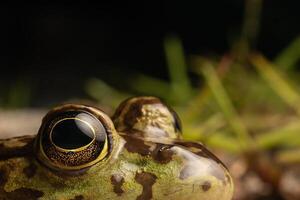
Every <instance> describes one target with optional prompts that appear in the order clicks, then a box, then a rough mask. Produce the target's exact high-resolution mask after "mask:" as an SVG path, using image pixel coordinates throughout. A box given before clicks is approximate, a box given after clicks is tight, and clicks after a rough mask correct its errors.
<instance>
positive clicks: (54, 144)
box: [0, 97, 233, 200]
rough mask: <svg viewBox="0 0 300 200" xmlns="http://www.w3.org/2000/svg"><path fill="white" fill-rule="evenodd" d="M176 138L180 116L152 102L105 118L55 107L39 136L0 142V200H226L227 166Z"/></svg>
mask: <svg viewBox="0 0 300 200" xmlns="http://www.w3.org/2000/svg"><path fill="white" fill-rule="evenodd" d="M77 135H78V136H77ZM181 137H182V136H181V126H180V121H179V118H178V116H177V115H176V113H175V112H174V111H173V110H172V109H170V108H169V107H167V106H166V105H165V104H163V103H162V102H161V101H160V100H159V99H158V98H155V97H133V98H130V99H127V100H125V101H124V102H123V103H121V105H120V106H119V107H118V109H117V110H116V112H115V114H114V115H113V116H112V117H111V118H110V117H108V116H107V115H106V114H105V113H104V112H103V111H101V110H99V109H98V108H96V107H92V106H87V105H79V104H66V105H62V106H59V107H56V108H54V109H52V110H51V111H50V112H49V113H48V114H47V115H46V116H45V117H44V118H43V121H42V125H41V127H40V129H39V132H38V134H37V136H22V137H15V138H9V139H2V140H0V200H3V199H58V200H67V199H68V200H83V199H84V200H86V199H137V200H147V199H173V200H176V199H200V200H230V199H231V198H232V194H233V182H232V178H231V176H230V174H229V172H228V170H227V168H226V167H225V165H224V164H223V163H222V162H221V161H220V160H219V159H218V158H217V157H216V156H214V155H213V154H212V153H210V152H209V151H208V150H207V149H206V148H205V147H204V146H203V145H202V144H200V143H196V142H185V141H183V140H182V139H181ZM78 138H79V139H78Z"/></svg>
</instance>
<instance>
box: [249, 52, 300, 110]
mask: <svg viewBox="0 0 300 200" xmlns="http://www.w3.org/2000/svg"><path fill="white" fill-rule="evenodd" d="M250 61H251V62H252V64H253V65H254V66H255V67H256V69H257V71H258V72H259V74H260V75H261V76H262V77H263V78H264V79H265V80H266V81H267V83H268V84H269V85H270V87H271V88H272V89H273V90H274V91H275V92H276V93H277V94H278V96H280V97H281V98H282V99H283V100H284V101H285V102H286V103H287V104H288V105H289V106H291V107H292V108H294V109H295V110H296V111H297V113H298V115H299V116H300V106H299V105H300V96H299V94H298V92H297V91H296V90H295V89H294V88H292V86H291V85H290V84H289V83H288V82H287V81H286V80H284V78H283V77H282V76H281V75H280V74H279V72H277V71H276V70H275V68H276V67H275V66H274V65H272V64H271V63H270V62H269V61H268V60H267V59H265V58H264V57H263V56H262V55H260V54H254V55H252V56H251V59H250Z"/></svg>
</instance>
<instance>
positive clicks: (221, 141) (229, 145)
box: [204, 133, 242, 153]
mask: <svg viewBox="0 0 300 200" xmlns="http://www.w3.org/2000/svg"><path fill="white" fill-rule="evenodd" d="M204 143H205V144H206V145H208V146H210V147H212V148H218V149H223V150H225V151H227V152H231V153H240V152H242V149H240V147H239V145H236V144H237V143H239V141H238V140H237V139H236V138H231V137H227V136H225V135H224V134H222V133H214V134H212V135H211V136H210V137H208V138H207V139H206V140H205V142H204Z"/></svg>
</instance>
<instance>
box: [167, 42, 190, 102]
mask: <svg viewBox="0 0 300 200" xmlns="http://www.w3.org/2000/svg"><path fill="white" fill-rule="evenodd" d="M164 48H165V54H166V59H167V66H168V69H169V75H170V78H171V86H172V91H173V93H174V94H175V96H176V98H178V100H179V102H184V101H186V100H188V99H189V98H190V96H191V92H192V88H191V84H190V81H189V77H188V74H187V66H186V61H185V57H184V50H183V47H182V43H181V41H180V39H179V38H177V37H174V36H173V37H167V38H166V39H165V41H164Z"/></svg>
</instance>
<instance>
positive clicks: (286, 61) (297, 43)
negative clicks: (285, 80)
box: [274, 36, 300, 70]
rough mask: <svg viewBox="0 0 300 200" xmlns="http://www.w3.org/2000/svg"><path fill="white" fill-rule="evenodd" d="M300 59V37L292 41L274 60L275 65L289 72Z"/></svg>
mask: <svg viewBox="0 0 300 200" xmlns="http://www.w3.org/2000/svg"><path fill="white" fill-rule="evenodd" d="M299 59H300V36H298V37H297V38H296V39H294V40H293V41H292V42H291V43H290V45H289V46H288V47H286V48H285V49H284V50H283V51H282V52H280V54H279V55H278V56H277V58H276V59H275V61H274V62H275V64H276V65H278V66H280V67H281V68H282V69H285V70H291V69H292V68H293V67H295V66H296V63H297V62H298V61H299Z"/></svg>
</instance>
